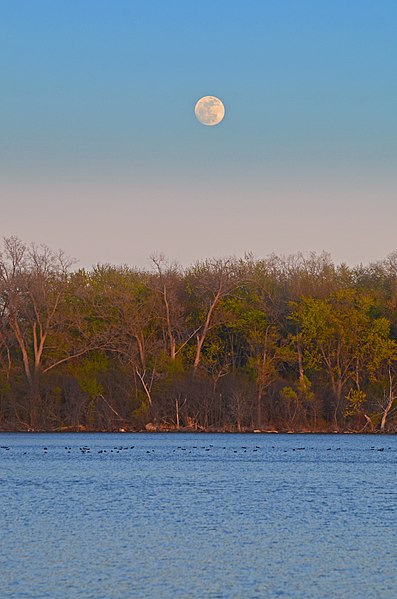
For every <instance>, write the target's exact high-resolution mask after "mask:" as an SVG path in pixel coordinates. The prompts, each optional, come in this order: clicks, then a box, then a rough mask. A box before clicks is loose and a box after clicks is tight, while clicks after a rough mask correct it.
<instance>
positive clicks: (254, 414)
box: [0, 237, 397, 432]
mask: <svg viewBox="0 0 397 599" xmlns="http://www.w3.org/2000/svg"><path fill="white" fill-rule="evenodd" d="M396 307H397V254H393V255H391V256H389V257H388V258H387V259H386V260H384V261H382V262H377V263H374V264H370V265H368V266H362V265H360V266H357V267H354V268H350V267H348V266H346V265H344V264H342V265H335V264H334V263H333V262H332V261H331V259H330V257H329V256H328V255H327V254H322V255H314V254H313V255H310V256H309V257H304V256H302V255H297V256H291V257H287V258H281V257H277V256H270V257H268V258H266V259H264V260H257V259H254V258H253V257H252V256H251V255H247V256H245V257H244V259H237V258H234V257H232V258H227V259H213V260H204V261H200V262H197V263H195V264H193V265H192V266H190V267H189V268H186V269H182V268H180V267H178V266H177V265H174V264H171V263H169V262H167V261H166V260H165V259H164V258H163V257H161V256H160V257H153V258H152V268H151V269H150V270H147V271H143V270H137V269H134V268H130V267H127V266H112V265H108V264H99V265H97V266H95V267H93V268H92V269H91V270H89V271H88V270H84V269H80V270H73V269H72V264H71V262H70V261H69V260H68V259H67V258H66V257H65V256H64V254H63V253H62V252H58V253H57V252H53V251H52V250H50V249H49V248H47V247H45V246H36V245H28V244H25V243H23V242H22V241H20V240H19V239H17V238H14V237H13V238H7V239H5V240H4V243H3V246H2V251H1V254H0V317H1V320H0V429H1V430H120V429H124V430H141V429H145V428H147V430H151V429H159V430H168V429H185V428H189V429H192V430H230V431H248V430H261V431H262V430H274V429H275V430H283V431H284V430H293V431H345V430H350V431H366V432H375V431H392V432H393V431H396V430H397V415H396V412H395V406H396V400H395V390H396V385H397V343H396V340H397V310H396Z"/></svg>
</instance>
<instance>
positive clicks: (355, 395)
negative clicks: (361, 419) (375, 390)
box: [345, 389, 367, 416]
mask: <svg viewBox="0 0 397 599" xmlns="http://www.w3.org/2000/svg"><path fill="white" fill-rule="evenodd" d="M366 397H367V394H366V393H365V391H362V390H361V389H350V391H349V393H348V394H347V396H346V399H347V405H346V409H345V416H354V415H355V414H358V413H359V412H360V411H361V409H362V406H363V404H364V402H365V399H366Z"/></svg>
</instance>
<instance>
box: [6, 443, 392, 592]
mask: <svg viewBox="0 0 397 599" xmlns="http://www.w3.org/2000/svg"><path fill="white" fill-rule="evenodd" d="M396 440H397V438H396V437H392V436H352V435H331V436H327V435H255V434H254V435H220V434H214V435H209V434H197V435H195V434H157V435H156V434H135V435H134V434H53V435H46V434H34V435H33V434H18V435H14V434H3V435H0V445H1V446H2V447H1V449H0V507H1V509H0V530H1V534H2V538H1V543H0V572H1V574H0V577H1V579H2V581H1V583H0V588H1V591H0V595H1V597H3V598H8V597H10V598H11V597H13V598H14V597H38V598H39V597H40V598H42V597H48V598H51V599H58V598H59V599H65V598H68V599H71V598H74V597H84V598H87V599H88V598H95V599H99V598H102V597H103V598H110V597H149V598H155V597H162V598H166V597H183V598H186V597H197V598H202V597H227V598H229V597H238V598H242V597H258V598H259V597H291V598H292V597H293V598H294V599H296V598H302V599H303V598H304V599H310V598H316V599H317V598H320V597H324V598H330V597H332V598H334V597H341V598H342V597H343V598H346V597H349V598H350V597H357V598H363V597H385V598H387V599H390V598H391V597H393V596H395V588H396V585H397V574H396V567H395V566H396V551H395V530H396V525H397V513H396V509H395V505H396V498H397V497H396V494H397V492H396V463H397V442H396Z"/></svg>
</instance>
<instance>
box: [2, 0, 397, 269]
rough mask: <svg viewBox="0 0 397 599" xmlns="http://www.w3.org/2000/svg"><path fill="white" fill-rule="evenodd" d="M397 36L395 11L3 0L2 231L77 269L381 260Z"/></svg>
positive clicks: (392, 196)
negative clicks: (295, 256)
mask: <svg viewBox="0 0 397 599" xmlns="http://www.w3.org/2000/svg"><path fill="white" fill-rule="evenodd" d="M396 31H397V3H396V2H395V0H380V1H375V0H371V1H369V0H349V2H346V0H334V1H333V2H318V0H300V1H299V2H297V1H296V0H267V1H265V0H250V1H249V2H242V0H240V1H235V0H228V1H226V0H222V1H220V0H211V1H209V0H201V1H200V2H190V1H188V0H167V1H165V0H112V1H111V0H106V1H105V0H35V1H34V2H31V1H30V0H12V2H11V1H10V2H7V1H6V0H0V76H1V88H0V90H1V94H0V106H1V111H0V202H1V224H2V226H1V230H0V234H1V235H2V236H8V235H17V236H19V237H21V238H22V239H24V240H26V241H36V242H39V243H40V242H43V243H46V244H48V245H50V246H51V247H53V248H58V247H61V248H62V249H64V250H65V251H66V253H68V254H69V255H72V256H74V257H76V258H78V259H79V260H80V264H82V265H85V266H88V265H90V264H92V263H96V262H112V263H127V264H130V265H137V266H147V265H148V264H149V261H148V257H149V255H150V254H151V253H154V252H163V253H165V254H166V255H167V256H168V257H169V258H170V259H175V260H177V261H179V262H181V263H182V264H188V263H189V262H191V261H193V260H195V259H199V258H205V257H212V256H226V255H230V254H237V255H242V254H243V253H244V252H245V251H252V252H253V253H254V254H255V255H256V256H258V257H263V256H266V255H268V254H270V253H272V252H276V253H282V254H288V253H296V252H298V251H303V252H309V251H317V252H320V251H322V250H325V251H329V252H331V254H332V256H333V257H334V258H335V260H337V261H346V262H348V263H357V262H368V261H371V260H376V259H379V258H382V257H384V256H385V255H387V254H388V253H390V252H392V251H394V250H397V235H396V224H395V223H396V219H397V76H396V73H397V35H396ZM204 95H216V96H219V98H221V100H222V101H223V102H224V104H225V108H226V116H225V119H224V120H223V122H222V123H221V124H219V125H218V126H216V127H205V126H203V125H201V124H200V123H198V121H197V120H196V118H195V116H194V105H195V102H196V101H197V100H198V99H199V98H200V97H202V96H204Z"/></svg>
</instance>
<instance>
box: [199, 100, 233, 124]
mask: <svg viewBox="0 0 397 599" xmlns="http://www.w3.org/2000/svg"><path fill="white" fill-rule="evenodd" d="M194 114H195V115H196V118H197V120H199V121H200V123H202V124H203V125H207V126H208V127H212V126H213V125H217V124H218V123H220V122H221V120H222V119H223V117H224V116H225V107H224V105H223V104H222V102H221V101H220V99H219V98H216V97H215V96H204V97H203V98H200V100H199V101H198V102H197V104H196V106H195V107H194Z"/></svg>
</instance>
